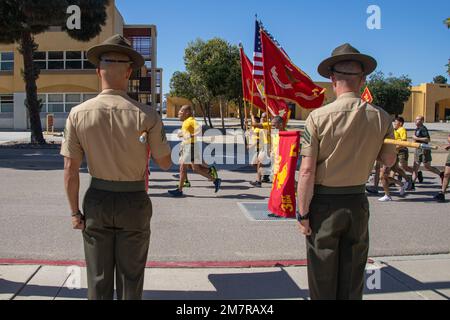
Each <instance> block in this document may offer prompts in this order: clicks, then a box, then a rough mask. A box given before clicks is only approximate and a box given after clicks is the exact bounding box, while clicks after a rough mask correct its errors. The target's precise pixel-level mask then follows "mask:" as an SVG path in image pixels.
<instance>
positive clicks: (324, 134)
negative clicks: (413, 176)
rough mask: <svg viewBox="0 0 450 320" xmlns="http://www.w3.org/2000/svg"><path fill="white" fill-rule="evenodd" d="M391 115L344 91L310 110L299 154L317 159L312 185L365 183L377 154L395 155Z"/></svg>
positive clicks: (328, 185)
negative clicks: (331, 100)
mask: <svg viewBox="0 0 450 320" xmlns="http://www.w3.org/2000/svg"><path fill="white" fill-rule="evenodd" d="M387 138H390V139H394V128H393V126H392V118H391V116H390V115H389V114H388V113H387V112H385V111H384V110H382V109H381V108H379V107H376V106H373V105H371V104H369V103H367V102H365V101H363V100H361V99H360V97H358V96H357V95H356V94H355V93H345V94H343V95H341V96H339V98H338V99H337V100H336V101H334V102H333V103H331V104H328V105H326V106H324V107H322V108H320V109H317V110H314V111H313V112H312V113H311V114H310V116H309V117H308V119H307V120H306V126H305V132H304V134H303V135H302V148H301V155H302V156H305V157H315V158H316V159H317V168H316V181H315V184H317V185H323V186H327V187H350V186H359V185H363V184H365V183H366V182H367V179H368V177H369V174H370V172H371V170H372V168H373V165H374V162H375V160H376V159H377V157H378V156H379V155H380V154H383V153H388V154H389V153H391V154H397V151H396V148H395V146H393V145H385V144H383V141H384V139H387Z"/></svg>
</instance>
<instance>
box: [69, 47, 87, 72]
mask: <svg viewBox="0 0 450 320" xmlns="http://www.w3.org/2000/svg"><path fill="white" fill-rule="evenodd" d="M82 54H83V53H82V52H81V51H66V69H67V70H72V69H78V70H80V69H82V68H83V58H82Z"/></svg>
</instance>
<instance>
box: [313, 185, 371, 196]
mask: <svg viewBox="0 0 450 320" xmlns="http://www.w3.org/2000/svg"><path fill="white" fill-rule="evenodd" d="M364 193H366V186H365V185H364V184H363V185H360V186H350V187H327V186H322V185H315V186H314V194H338V195H339V194H342V195H344V194H364Z"/></svg>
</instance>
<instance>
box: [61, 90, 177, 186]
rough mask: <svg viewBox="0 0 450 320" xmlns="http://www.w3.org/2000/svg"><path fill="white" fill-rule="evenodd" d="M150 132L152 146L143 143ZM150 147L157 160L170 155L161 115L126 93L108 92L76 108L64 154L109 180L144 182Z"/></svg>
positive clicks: (70, 123) (73, 112) (63, 144)
mask: <svg viewBox="0 0 450 320" xmlns="http://www.w3.org/2000/svg"><path fill="white" fill-rule="evenodd" d="M143 132H148V139H147V140H148V144H147V145H146V144H142V143H141V142H139V137H140V136H141V135H142V133H143ZM147 146H150V150H151V154H152V157H153V158H154V159H160V158H163V157H165V156H167V155H169V154H170V152H171V150H170V146H169V144H168V142H167V138H166V133H165V131H164V127H163V124H162V121H161V118H160V117H159V115H158V113H157V112H156V111H155V110H153V109H151V108H150V107H149V106H146V105H144V104H141V103H139V102H137V101H135V100H132V99H131V98H130V97H128V95H127V94H126V93H125V92H123V91H117V90H104V91H103V92H102V93H101V94H100V95H98V96H97V97H96V98H94V99H91V100H88V101H86V102H85V103H82V104H80V105H79V106H77V107H75V108H73V109H72V111H71V112H70V114H69V117H68V118H67V123H66V128H65V131H64V140H63V143H62V146H61V155H62V156H64V157H67V158H72V159H77V160H82V159H83V157H84V156H86V160H87V163H88V167H89V172H90V174H91V175H92V176H93V177H95V178H98V179H103V180H107V181H130V182H131V181H144V180H145V175H146V167H147Z"/></svg>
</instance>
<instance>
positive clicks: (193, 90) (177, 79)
mask: <svg viewBox="0 0 450 320" xmlns="http://www.w3.org/2000/svg"><path fill="white" fill-rule="evenodd" d="M169 95H170V96H172V97H182V98H186V99H189V100H191V101H192V102H193V103H194V104H196V105H197V106H199V107H200V110H201V111H202V116H203V120H204V121H205V123H207V121H206V111H205V110H206V108H207V106H208V105H210V102H211V95H210V94H209V92H208V91H207V90H206V88H205V86H203V85H201V84H200V83H196V84H195V85H194V83H193V82H192V80H191V77H190V75H189V73H187V72H180V71H177V72H175V73H174V74H173V75H172V78H171V79H170V93H169ZM209 120H210V126H211V127H212V123H211V119H209Z"/></svg>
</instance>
